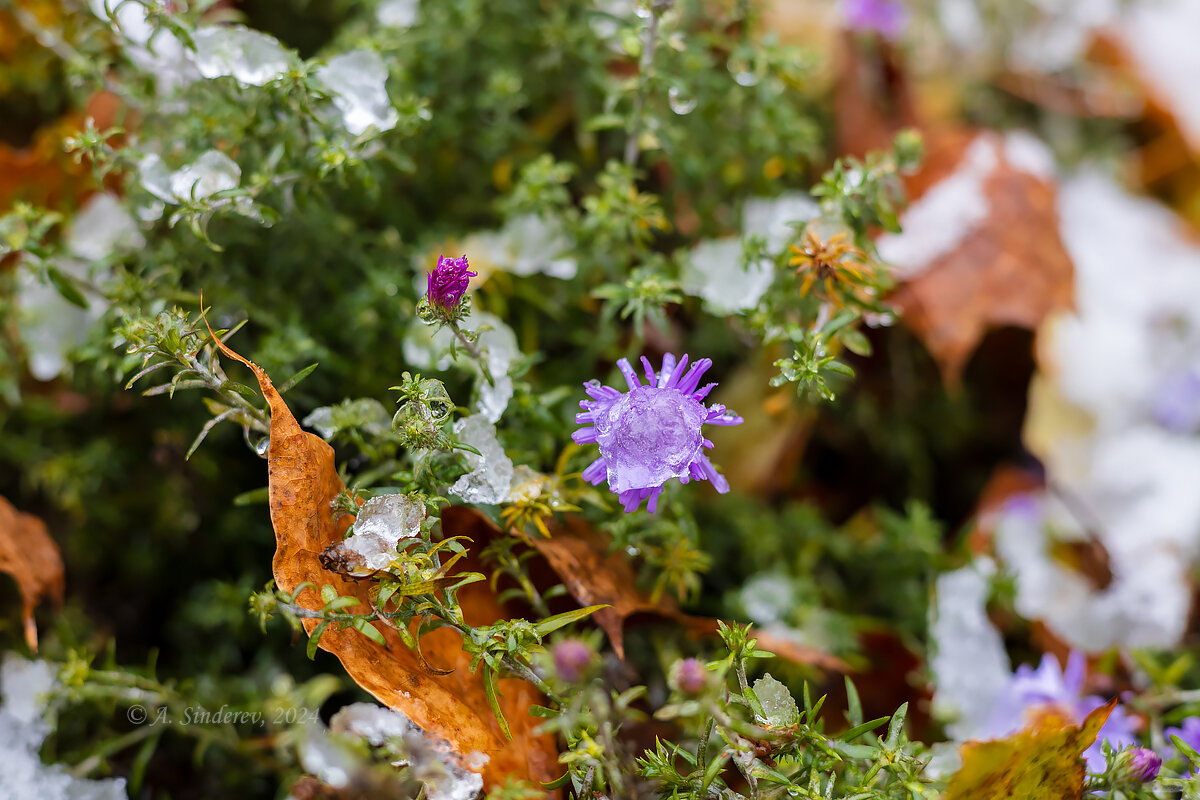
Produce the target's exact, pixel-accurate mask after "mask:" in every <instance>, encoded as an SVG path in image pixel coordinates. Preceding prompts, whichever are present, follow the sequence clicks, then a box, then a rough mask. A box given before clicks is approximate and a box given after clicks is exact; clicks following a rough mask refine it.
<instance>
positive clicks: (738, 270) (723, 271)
mask: <svg viewBox="0 0 1200 800" xmlns="http://www.w3.org/2000/svg"><path fill="white" fill-rule="evenodd" d="M742 251H743V247H742V240H741V239H737V238H728V239H710V240H707V241H703V242H700V244H698V245H696V247H695V248H693V250H692V252H691V253H690V254H689V255H688V257H687V259H686V261H685V262H684V264H683V270H682V274H681V275H680V284H681V286H682V287H683V290H684V291H685V292H687V293H688V294H690V295H692V296H694V297H699V298H701V299H703V300H704V303H705V305H706V306H707V307H708V308H709V309H710V310H711V311H712V312H713V313H716V314H736V313H738V312H740V311H745V310H747V309H751V308H754V306H756V305H757V304H758V301H759V300H761V299H762V296H763V295H764V294H766V292H767V289H769V288H770V287H771V284H772V283H773V282H774V280H775V269H774V267H773V265H772V263H771V262H770V261H769V260H768V259H760V260H757V261H755V262H753V263H751V264H750V265H749V268H748V269H744V270H743V269H742Z"/></svg>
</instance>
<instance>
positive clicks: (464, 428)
mask: <svg viewBox="0 0 1200 800" xmlns="http://www.w3.org/2000/svg"><path fill="white" fill-rule="evenodd" d="M454 434H455V436H456V437H457V438H458V440H459V441H461V442H463V443H465V444H469V445H471V446H472V447H474V448H475V449H476V450H478V451H479V452H480V454H481V455H475V454H474V453H470V452H466V451H463V455H464V456H465V457H466V459H467V465H468V466H469V467H470V470H471V471H470V472H468V473H467V474H465V475H463V476H462V477H460V478H459V479H458V480H457V481H455V482H454V485H452V486H451V487H450V494H452V495H454V496H455V497H457V498H459V499H460V500H462V501H463V502H465V503H483V504H489V505H494V504H496V503H503V502H505V501H506V500H508V498H509V494H510V492H511V490H512V479H513V462H512V459H510V458H509V457H508V456H507V455H506V454H505V452H504V448H503V447H501V446H500V442H499V441H497V439H496V426H495V425H493V424H492V423H491V422H489V421H488V420H487V418H486V417H484V416H483V415H482V414H472V415H471V416H469V417H465V418H463V419H460V420H458V421H457V422H455V423H454Z"/></svg>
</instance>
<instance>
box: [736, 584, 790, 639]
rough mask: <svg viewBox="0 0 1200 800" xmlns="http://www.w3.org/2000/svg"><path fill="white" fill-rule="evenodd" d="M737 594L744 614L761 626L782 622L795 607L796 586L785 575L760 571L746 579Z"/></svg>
mask: <svg viewBox="0 0 1200 800" xmlns="http://www.w3.org/2000/svg"><path fill="white" fill-rule="evenodd" d="M739 596H740V597H741V600H742V608H743V609H745V611H746V616H748V617H750V619H751V620H752V621H753V622H756V623H758V624H759V625H763V626H771V625H776V624H778V623H781V622H784V621H785V620H786V619H787V617H788V616H789V615H790V614H791V612H792V611H793V610H794V609H795V608H796V604H797V598H796V587H795V586H794V585H793V584H792V581H791V579H790V578H788V577H787V576H786V575H780V574H777V573H760V574H758V575H755V576H754V577H753V578H751V579H750V580H748V581H746V583H745V585H744V586H743V587H742V590H741V592H739Z"/></svg>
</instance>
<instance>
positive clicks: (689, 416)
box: [571, 353, 742, 513]
mask: <svg viewBox="0 0 1200 800" xmlns="http://www.w3.org/2000/svg"><path fill="white" fill-rule="evenodd" d="M687 365H688V357H687V356H686V355H684V357H683V358H682V359H680V360H679V363H678V364H676V363H675V356H673V355H672V354H671V353H667V354H666V355H665V356H663V363H662V369H661V370H659V372H658V374H657V375H656V374H655V373H654V369H653V368H652V367H651V366H650V361H649V360H648V359H647V358H646V357H645V356H642V366H643V367H645V369H646V385H645V386H643V385H642V383H641V381H640V380H639V379H638V375H637V373H636V372H634V370H633V367H632V366H630V364H629V360H628V359H625V358H622V359H621V360H620V361H618V362H617V367H618V368H619V369H620V370H621V374H622V375H624V376H625V382H626V383H627V384H629V391H628V392H624V393H623V392H620V391H618V390H617V389H613V388H611V387H608V386H604V385H602V384H601V383H600V381H596V380H592V381H588V382H587V383H585V384H584V385H583V388H584V391H586V392H587V394H588V396H589V397H591V398H592V399H591V400H582V401H580V403H579V407H580V408H582V409H583V413H581V414H576V415H575V421H576V422H577V423H579V424H580V425H587V424H591V425H593V426H594V427H591V428H580V429H579V430H577V431H575V433H574V434H573V435H572V436H571V438H572V439H574V440H575V442H576V444H598V445H600V457H599V458H597V459H596V460H595V461H593V462H592V463H591V465H590V466H589V467H588V468H587V469H585V470H584V471H583V479H584V480H586V481H587V482H588V483H591V484H592V485H593V486H595V485H598V484H599V483H600V482H601V481H604V480H606V479H607V480H608V488H609V489H610V490H611V491H612V492H613V493H615V494H616V495H617V497H618V498H620V500H621V505H623V506H624V507H625V510H626V511H627V512H632V511H636V510H637V508H638V506H640V505H641V504H642V501H643V500H647V501H648V502H647V503H646V510H647V511H649V512H651V513H653V512H654V511H655V509H656V508H657V506H658V496H659V494H661V493H662V487H663V484H665V483H666V482H667V481H669V480H670V479H671V478H678V479H679V482H680V483H687V482H688V481H689V480H691V479H693V478H695V479H696V480H707V481H711V482H712V485H713V487H714V488H715V489H716V490H717V491H718V492H721V493H724V492H728V491H729V483H728V482H727V481H726V480H725V478H724V477H723V476H722V475H721V474H720V473H719V472H717V470H716V469H715V468H714V467H713V465H712V463H711V462H710V461H709V460H708V457H707V456H705V455H704V452H703V448H705V447H712V446H713V443H712V442H710V441H709V440H708V439H705V438H704V434H703V433H702V432H701V430H700V428H701V426H703V425H739V424H741V422H742V418H741V417H739V416H737V415H735V414H732V413H730V412H728V411H726V410H725V406H723V405H720V404H716V405H712V406H707V407H706V406H705V405H704V404H703V403H702V402H700V401H702V400H703V399H704V398H705V397H707V396H708V393H709V392H711V391H712V390H713V387H715V386H716V384H715V383H710V384H708V385H707V386H705V387H704V388H703V389H699V390H697V388H696V387H697V386H699V385H700V378H701V376H703V375H704V373H705V372H706V371H707V370H708V368H709V367H711V366H712V361H711V360H709V359H707V358H702V359H700V360H699V361H697V362H696V363H695V364H692V367H691V369H688V370H687V371H686V372H685V371H684V370H685V368H686V367H687Z"/></svg>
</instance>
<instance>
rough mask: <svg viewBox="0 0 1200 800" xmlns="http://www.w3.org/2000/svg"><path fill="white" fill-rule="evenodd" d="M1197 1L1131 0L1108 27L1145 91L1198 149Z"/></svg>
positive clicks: (1199, 10) (1199, 8)
mask: <svg viewBox="0 0 1200 800" xmlns="http://www.w3.org/2000/svg"><path fill="white" fill-rule="evenodd" d="M1198 31H1200V3H1197V2H1196V0H1152V1H1146V0H1143V2H1138V3H1134V4H1132V5H1131V7H1130V8H1129V9H1128V10H1127V12H1126V13H1125V14H1124V15H1123V16H1122V18H1121V19H1120V20H1119V21H1118V23H1117V24H1116V25H1114V26H1113V28H1112V33H1113V35H1114V36H1116V37H1117V38H1118V41H1120V43H1121V45H1122V47H1123V48H1124V50H1125V51H1126V52H1127V53H1128V54H1129V57H1130V58H1131V59H1132V61H1133V62H1134V65H1135V67H1136V68H1137V71H1138V73H1139V74H1140V76H1141V78H1142V80H1143V81H1145V83H1146V85H1147V90H1148V91H1149V93H1150V95H1151V96H1152V97H1153V98H1154V99H1155V100H1156V101H1157V102H1159V103H1160V104H1161V105H1162V106H1163V107H1165V108H1166V109H1167V110H1168V111H1169V112H1170V113H1171V114H1172V115H1173V116H1174V118H1175V121H1176V123H1177V124H1178V125H1179V128H1180V130H1181V131H1182V132H1183V134H1184V136H1185V137H1186V138H1187V140H1188V142H1189V143H1190V144H1191V147H1192V148H1193V149H1194V150H1197V151H1200V92H1197V91H1196V81H1197V76H1200V48H1198V47H1197V46H1196V36H1197V32H1198Z"/></svg>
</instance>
